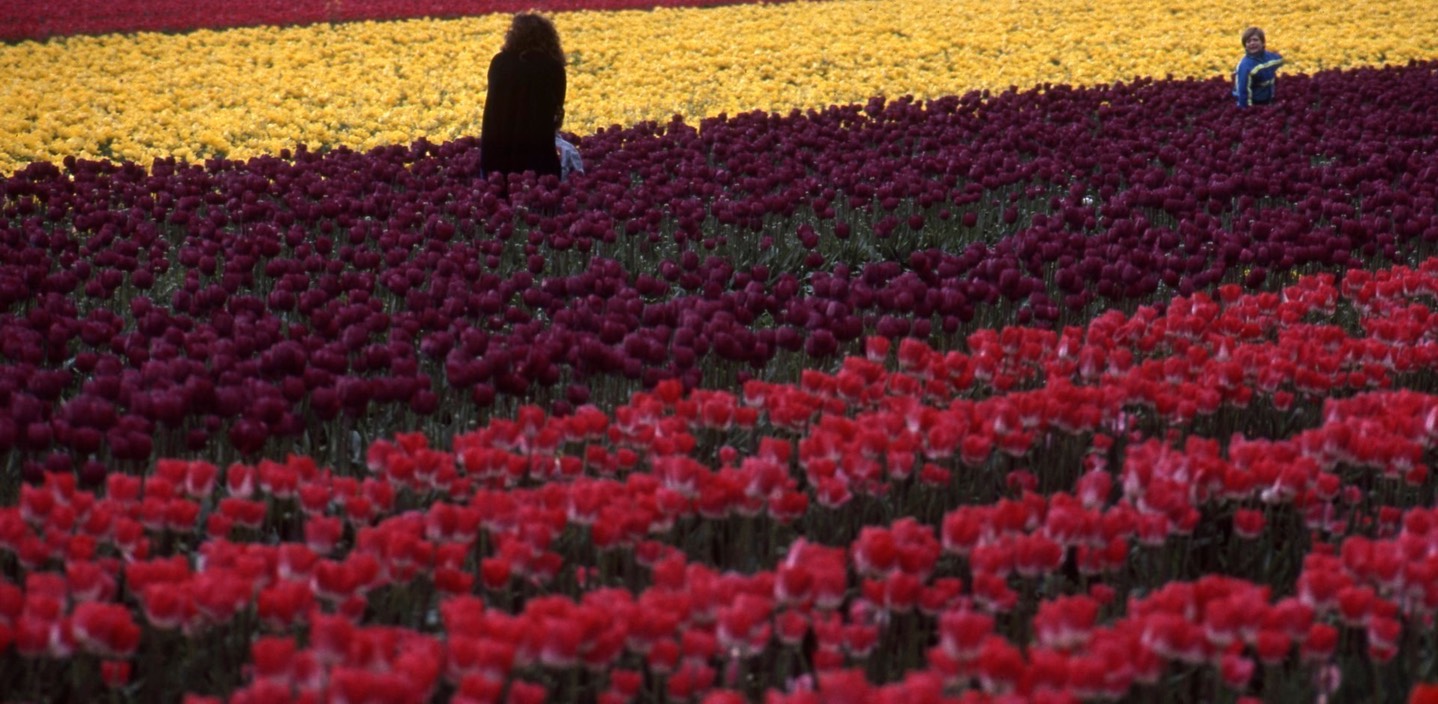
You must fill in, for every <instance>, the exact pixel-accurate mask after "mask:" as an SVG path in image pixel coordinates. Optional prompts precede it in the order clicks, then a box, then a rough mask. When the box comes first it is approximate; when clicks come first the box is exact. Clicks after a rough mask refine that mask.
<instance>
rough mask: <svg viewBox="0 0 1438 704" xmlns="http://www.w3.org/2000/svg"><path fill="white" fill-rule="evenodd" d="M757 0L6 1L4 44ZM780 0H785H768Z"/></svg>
mask: <svg viewBox="0 0 1438 704" xmlns="http://www.w3.org/2000/svg"><path fill="white" fill-rule="evenodd" d="M747 1H752V0H211V1H210V2H205V3H203V4H196V3H193V2H184V1H183V0H115V2H106V3H93V2H84V1H83V0H54V1H52V2H43V3H28V4H27V3H5V4H3V5H0V42H6V41H21V40H26V39H33V40H44V39H48V38H50V37H63V36H70V35H76V34H110V33H122V32H182V31H189V30H195V29H225V28H230V27H256V26H262V25H272V26H280V27H283V26H288V25H304V24H319V23H322V22H358V21H365V20H401V19H413V18H419V17H466V16H474V15H486V14H492V13H509V12H523V11H529V10H539V11H543V12H556V11H572V10H632V9H652V8H656V7H710V6H715V5H734V4H739V3H743V2H747ZM765 1H766V2H776V1H780V2H782V0H765Z"/></svg>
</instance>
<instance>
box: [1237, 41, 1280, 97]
mask: <svg viewBox="0 0 1438 704" xmlns="http://www.w3.org/2000/svg"><path fill="white" fill-rule="evenodd" d="M1243 48H1244V50H1245V51H1246V52H1247V53H1245V54H1244V55H1243V58H1242V59H1240V60H1239V62H1238V68H1237V69H1236V70H1234V72H1233V97H1234V99H1235V100H1237V101H1238V107H1241V108H1246V107H1248V106H1250V105H1267V104H1269V103H1271V102H1273V82H1274V79H1275V78H1276V77H1277V76H1278V67H1279V66H1282V65H1283V57H1282V56H1279V55H1278V54H1275V53H1273V52H1271V51H1268V47H1267V42H1266V40H1265V39H1264V36H1263V30H1261V29H1259V28H1257V27H1249V28H1248V29H1245V30H1243Z"/></svg>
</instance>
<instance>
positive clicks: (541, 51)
mask: <svg viewBox="0 0 1438 704" xmlns="http://www.w3.org/2000/svg"><path fill="white" fill-rule="evenodd" d="M564 90H565V82H564V50H563V49H561V48H560V46H559V32H557V31H555V29H554V24H553V23H552V22H550V21H549V20H548V19H547V18H545V17H543V16H541V15H538V14H533V13H521V14H518V15H515V16H514V20H513V21H512V22H511V23H510V25H509V32H508V33H507V34H505V37H504V48H502V49H500V51H499V53H498V54H496V55H495V56H494V59H492V60H491V61H490V62H489V90H488V94H487V95H486V97H485V101H484V123H483V126H482V127H481V130H480V135H479V145H480V157H479V158H480V166H481V167H482V168H483V169H484V172H485V173H490V172H496V171H497V172H500V173H517V172H520V171H534V172H535V173H538V174H541V175H543V174H554V175H555V176H558V175H560V165H559V154H558V152H557V151H556V150H555V144H554V136H555V131H556V130H558V129H559V126H560V124H562V123H563V121H564Z"/></svg>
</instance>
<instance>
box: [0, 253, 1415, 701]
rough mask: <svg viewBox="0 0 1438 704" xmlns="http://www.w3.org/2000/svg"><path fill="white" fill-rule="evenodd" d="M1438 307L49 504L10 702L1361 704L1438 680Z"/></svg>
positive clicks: (1281, 324)
mask: <svg viewBox="0 0 1438 704" xmlns="http://www.w3.org/2000/svg"><path fill="white" fill-rule="evenodd" d="M1435 298H1438V260H1429V261H1427V262H1425V263H1424V264H1423V265H1422V266H1421V267H1420V268H1418V269H1407V268H1403V267H1394V268H1391V269H1386V270H1382V271H1378V272H1366V271H1353V272H1350V273H1349V274H1347V275H1345V276H1344V278H1343V280H1342V282H1341V284H1340V283H1339V282H1337V281H1336V279H1335V278H1334V277H1332V276H1329V275H1317V276H1310V277H1304V278H1302V279H1300V280H1299V281H1298V282H1297V283H1296V284H1295V285H1293V286H1290V287H1288V288H1285V289H1284V290H1282V291H1281V292H1278V293H1264V294H1251V295H1244V294H1242V293H1241V292H1240V291H1239V289H1238V288H1237V287H1236V286H1229V287H1224V288H1223V289H1221V291H1220V295H1219V297H1218V298H1216V299H1214V298H1209V297H1208V296H1206V295H1203V294H1198V295H1195V296H1193V297H1181V298H1177V299H1175V300H1174V301H1172V302H1171V303H1169V304H1168V305H1166V306H1164V307H1162V308H1150V307H1143V308H1140V309H1139V310H1137V311H1136V312H1135V313H1134V314H1132V315H1123V314H1119V313H1110V314H1107V315H1104V316H1100V317H1099V318H1097V319H1096V320H1095V321H1094V322H1093V323H1092V324H1090V325H1088V326H1087V327H1086V328H1076V327H1075V328H1066V329H1064V330H1063V331H1059V332H1055V331H1051V330H1043V329H1032V328H1019V327H1013V328H1005V329H1002V330H998V331H980V332H978V333H975V334H974V335H973V336H971V338H970V340H969V348H970V351H969V352H968V353H961V352H957V351H949V352H943V351H937V350H934V349H932V348H929V347H928V346H926V345H924V344H923V343H921V342H918V341H916V340H913V339H906V340H904V341H902V342H900V343H899V344H898V345H893V344H891V343H890V341H888V340H887V339H884V338H871V339H869V340H868V341H867V343H866V350H865V351H866V354H865V356H863V357H851V358H848V359H846V360H845V361H844V363H843V365H842V366H841V368H840V369H839V370H838V371H836V372H835V373H832V374H829V373H823V372H819V371H812V370H811V371H808V372H806V373H805V374H804V376H803V378H802V379H801V380H800V381H799V382H798V383H795V384H783V383H766V382H760V381H750V382H749V383H747V384H745V385H744V389H743V392H742V394H738V395H736V394H731V393H729V392H726V391H723V390H696V391H693V392H692V393H685V392H684V391H683V389H682V387H681V385H680V384H679V383H678V382H676V381H672V380H671V381H666V382H663V383H661V384H659V385H658V386H657V387H656V388H655V389H654V390H653V391H652V392H644V393H639V394H636V395H635V396H634V397H633V398H632V399H631V401H630V402H629V403H627V404H625V405H624V406H621V407H618V408H617V409H615V411H614V412H613V413H605V412H602V411H600V410H598V409H595V408H592V407H586V408H583V409H581V410H579V411H578V412H576V413H573V414H570V415H567V416H555V415H552V414H547V413H545V412H544V411H542V410H541V409H539V408H536V407H525V408H524V409H522V411H521V412H520V413H518V414H517V415H516V416H514V417H513V418H509V419H502V420H495V421H493V422H491V423H489V424H487V425H486V426H484V427H482V428H481V429H479V430H476V431H474V432H471V433H466V434H464V435H461V436H458V437H456V438H455V439H454V443H453V449H452V450H449V451H446V450H440V449H435V448H432V447H430V446H429V443H428V442H427V441H426V440H425V438H424V437H423V436H422V435H418V434H413V435H401V436H399V437H397V438H395V439H394V440H393V441H382V442H379V443H376V444H374V445H372V446H371V447H370V448H369V451H368V453H367V465H368V467H369V469H370V472H371V475H370V476H367V477H364V478H358V477H352V476H346V475H344V474H342V473H337V472H334V471H332V470H331V469H329V468H324V467H321V466H319V465H318V464H316V463H315V462H313V461H312V460H308V459H304V458H296V457H292V458H291V459H290V460H288V461H286V462H284V463H278V462H269V461H265V462H261V463H259V464H258V465H253V466H251V465H244V464H235V465H231V466H229V467H226V468H224V469H223V470H221V469H220V468H219V467H217V466H216V465H214V464H212V463H209V462H204V461H178V460H165V461H161V462H160V463H159V464H158V465H156V466H155V468H154V471H153V472H152V473H148V474H146V475H144V476H130V475H126V474H120V473H115V474H111V475H110V476H109V477H108V478H107V479H106V481H105V482H104V491H103V492H102V493H92V492H89V491H87V490H85V489H83V488H81V487H80V486H78V485H77V483H76V481H75V477H74V476H73V475H69V474H48V475H46V476H45V477H44V481H43V482H42V483H40V484H38V485H31V484H26V485H24V486H23V487H22V488H21V490H20V496H19V500H18V504H17V505H15V506H13V507H9V508H4V509H0V570H3V575H4V580H3V581H0V663H3V664H4V667H3V668H0V669H3V671H5V672H8V673H16V674H15V675H14V680H13V683H14V687H15V689H14V691H16V692H21V693H22V695H24V694H29V695H35V696H50V695H55V694H56V690H55V689H54V688H55V687H56V686H57V684H56V683H57V682H61V683H63V684H60V685H58V686H60V687H61V688H62V689H63V692H61V694H64V695H66V696H70V697H73V698H77V699H93V698H95V697H98V696H101V695H102V690H103V689H104V688H106V687H109V688H112V689H113V691H114V692H115V693H117V694H119V695H123V696H129V697H133V698H135V699H137V700H142V701H152V700H154V699H156V698H157V697H160V696H164V695H169V696H174V695H176V694H178V692H180V691H197V690H198V692H199V693H203V694H207V695H214V696H226V697H229V698H230V700H231V701H292V700H299V701H333V700H339V701H361V700H363V701H426V700H429V699H431V698H432V697H443V696H452V697H453V698H454V699H455V700H459V701H494V700H498V699H501V698H502V699H507V700H508V701H520V702H523V701H541V700H544V699H545V698H546V697H553V698H555V699H556V700H574V699H577V698H583V697H593V698H599V699H602V700H604V701H614V702H619V701H633V700H638V699H644V700H654V699H663V698H666V697H667V698H671V699H675V700H681V699H690V698H703V699H705V700H712V701H730V700H733V699H734V698H735V697H758V696H761V695H763V696H767V697H768V698H769V699H771V700H772V701H796V702H797V701H814V700H817V699H818V698H820V697H828V696H829V695H830V694H831V693H832V692H834V691H835V690H839V689H842V690H844V691H846V692H849V693H850V694H852V695H853V696H854V697H855V699H856V700H870V699H872V700H875V701H895V700H909V699H913V698H915V697H918V698H919V700H920V701H939V700H940V699H941V698H942V696H945V695H948V696H955V697H962V698H963V700H967V701H992V700H998V701H1002V700H1004V699H1003V697H1005V696H1009V695H1016V696H1022V697H1024V698H1026V699H1038V700H1046V701H1075V700H1087V699H1103V698H1116V697H1123V696H1128V695H1131V694H1145V693H1147V694H1148V695H1152V696H1155V697H1158V698H1160V699H1170V700H1171V699H1173V698H1178V697H1182V698H1189V699H1195V700H1199V699H1202V700H1211V699H1214V698H1218V697H1228V696H1236V695H1252V696H1260V697H1264V698H1285V699H1292V698H1302V699H1306V700H1312V699H1314V698H1315V697H1326V696H1334V697H1337V698H1338V699H1341V700H1346V699H1348V698H1352V697H1354V696H1359V695H1360V694H1361V695H1365V696H1366V695H1368V694H1369V693H1371V692H1374V691H1375V690H1376V689H1381V688H1382V687H1384V686H1390V687H1391V685H1390V684H1389V683H1392V682H1400V683H1401V682H1412V681H1415V680H1420V679H1429V678H1432V677H1433V676H1434V675H1435V674H1438V673H1435V672H1433V671H1432V663H1431V662H1430V660H1431V658H1430V657H1429V655H1428V654H1429V653H1431V652H1432V648H1433V646H1434V645H1435V642H1434V630H1433V628H1432V619H1433V616H1434V613H1435V611H1438V579H1435V577H1438V540H1435V538H1438V524H1435V521H1438V512H1435V510H1434V509H1432V508H1431V507H1432V505H1433V499H1434V493H1435V486H1438V483H1435V481H1434V480H1433V478H1432V477H1431V476H1429V473H1428V471H1427V466H1428V462H1429V461H1430V455H1431V453H1432V450H1433V447H1434V446H1435V443H1438V395H1433V394H1432V393H1431V392H1432V391H1433V389H1432V386H1433V385H1432V377H1431V372H1428V371H1426V370H1428V369H1431V366H1432V364H1433V361H1434V356H1435V355H1438V330H1435V329H1434V328H1433V324H1434V323H1433V321H1435V320H1438V318H1435V317H1434V316H1433V311H1432V309H1431V307H1430V306H1431V305H1432V301H1433V300H1434V299H1435ZM1420 389H1421V390H1420ZM1220 575H1227V576H1220ZM242 662H248V665H247V666H245V667H243V668H242V667H241V663H242ZM87 668H93V672H92V673H91V675H89V676H87V675H86V674H85V673H86V672H89V670H87ZM193 672H211V673H217V674H215V675H214V678H213V679H211V680H207V681H205V682H203V683H202V684H200V685H198V686H197V685H196V680H195V679H194V678H193V677H192V676H190V675H191V673H193ZM1400 694H1401V693H1394V692H1389V695H1390V696H1399V695H1400ZM1381 696H1382V693H1381V692H1380V697H1381Z"/></svg>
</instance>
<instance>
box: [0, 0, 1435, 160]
mask: <svg viewBox="0 0 1438 704" xmlns="http://www.w3.org/2000/svg"><path fill="white" fill-rule="evenodd" d="M255 5H257V6H263V4H260V3H256V4H255ZM354 5H355V4H354V3H345V4H344V6H346V7H350V6H354ZM363 5H364V6H365V7H370V6H371V5H372V3H364V4H363ZM33 10H34V8H26V11H33ZM211 10H212V8H210V7H209V6H206V11H207V12H209V11H211ZM555 20H556V23H557V25H558V27H559V30H560V32H561V35H562V37H563V40H564V46H565V49H566V51H567V52H568V55H569V68H568V75H569V84H568V85H569V89H568V100H567V102H566V120H567V124H566V129H569V130H571V131H574V132H577V133H580V134H584V135H588V134H592V133H594V132H596V131H598V130H600V129H604V128H608V127H610V126H614V125H621V126H624V127H629V126H632V125H634V124H636V123H639V122H643V121H657V122H660V123H664V122H667V121H668V120H669V119H670V117H671V116H673V115H675V114H680V115H684V116H686V117H688V118H689V119H690V120H691V121H697V120H700V119H702V118H705V117H713V116H717V115H719V114H721V113H722V114H728V115H734V114H738V113H742V112H748V111H752V110H765V111H778V112H781V113H786V112H788V111H789V110H791V109H794V108H798V109H808V108H818V109H822V108H825V107H827V106H830V105H843V104H848V103H856V102H857V103H862V102H864V101H866V100H868V99H869V98H871V97H872V96H875V95H883V96H889V97H897V96H901V95H905V94H912V95H915V96H916V97H918V98H920V99H929V98H939V97H942V96H947V95H958V94H962V93H964V92H966V91H969V90H989V91H992V92H995V93H997V92H1000V91H1003V90H1006V89H1007V88H1009V87H1010V86H1018V87H1019V88H1022V89H1028V88H1031V87H1036V86H1043V85H1046V84H1048V85H1058V84H1066V85H1107V84H1112V83H1114V82H1116V81H1131V80H1134V79H1135V78H1136V77H1140V76H1142V77H1160V76H1174V77H1178V78H1190V77H1197V78H1210V77H1213V78H1218V79H1220V81H1227V80H1228V78H1229V76H1230V74H1231V73H1232V71H1233V67H1234V64H1235V62H1236V61H1237V59H1238V56H1239V54H1240V47H1239V45H1238V39H1237V33H1238V32H1239V31H1240V30H1241V25H1242V22H1239V21H1238V20H1236V19H1235V18H1234V17H1233V15H1232V12H1231V11H1230V8H1228V7H1227V6H1225V5H1224V4H1222V3H1214V2H1194V3H1185V4H1184V6H1183V7H1175V6H1173V3H1170V2H1167V1H1166V0H1140V1H1138V2H1126V3H1115V4H1111V5H1107V6H1105V7H1103V8H1101V9H1094V8H1091V7H1090V6H1088V5H1085V4H1083V3H1073V2H1068V1H1067V0H1046V1H1044V2H1026V3H1007V4H1006V3H991V2H980V1H979V0H963V1H959V2H955V1H952V0H917V1H916V0H880V1H878V2H874V1H873V0H838V1H835V2H822V3H782V4H741V5H735V6H732V7H722V8H711V9H704V10H665V11H660V12H573V13H569V12H566V13H560V14H557V15H556V17H555ZM506 21H507V18H506V17H505V16H503V15H487V16H482V17H474V18H463V19H456V20H445V21H440V20H415V21H406V22H387V23H349V24H338V25H335V24H318V25H307V26H297V27H286V28H272V27H267V28H252V29H236V30H229V31H222V32H196V33H189V34H182V35H161V34H153V33H142V34H138V35H105V36H101V37H80V38H73V39H69V40H55V41H50V42H45V43H34V42H24V43H21V44H18V45H13V46H0V66H3V67H4V70H5V73H6V75H7V76H13V77H14V80H12V81H9V82H7V83H6V84H5V85H3V86H0V174H9V173H11V172H13V171H14V170H16V169H19V168H22V167H23V166H24V165H25V164H27V163H29V162H31V161H51V162H56V163H58V162H60V161H61V160H63V159H64V158H65V157H66V156H76V157H80V158H86V159H98V158H105V159H112V160H117V161H118V160H133V161H136V162H139V163H141V164H142V165H146V166H148V165H149V164H150V163H151V162H153V161H154V160H155V159H159V158H166V157H177V158H181V159H187V160H190V161H202V160H204V159H206V158H210V157H230V158H241V159H247V158H250V157H252V156H257V155H266V154H268V155H273V154H277V153H279V152H280V151H281V150H282V149H291V150H292V149H294V148H295V146H296V145H297V144H300V143H304V144H307V145H309V147H310V148H311V149H312V150H323V149H332V148H335V147H338V146H342V145H343V146H348V147H350V148H353V149H360V150H368V149H372V148H376V147H381V146H388V145H394V144H408V143H410V142H412V141H414V140H416V139H420V138H425V139H428V140H430V141H433V142H444V141H449V140H452V139H457V138H460V137H465V136H473V135H475V134H477V133H478V131H479V124H480V122H479V120H480V116H481V114H482V108H483V100H484V95H485V80H486V75H487V74H486V66H487V65H488V62H489V60H490V58H491V57H492V56H493V55H494V53H495V52H496V51H497V50H498V48H499V46H500V45H501V43H502V38H503V33H504V31H505V28H506ZM1262 24H1264V25H1265V26H1267V27H1268V29H1269V41H1270V45H1271V46H1272V47H1273V48H1275V49H1278V50H1281V51H1282V53H1283V54H1284V55H1285V56H1286V57H1287V64H1286V65H1285V69H1284V75H1285V76H1288V75H1292V74H1295V73H1310V72H1315V71H1319V70H1323V69H1334V68H1355V67H1360V66H1369V65H1385V64H1393V65H1398V64H1403V63H1406V62H1408V61H1410V60H1415V59H1418V60H1432V59H1434V58H1438V6H1435V5H1434V4H1433V3H1411V2H1401V1H1399V0H1385V1H1383V2H1377V1H1374V2H1367V3H1364V4H1363V5H1362V6H1361V7H1359V6H1357V5H1354V4H1352V3H1343V2H1337V1H1336V0H1324V1H1323V2H1310V3H1292V4H1288V5H1283V6H1278V7H1273V8H1268V9H1267V10H1266V11H1265V13H1264V17H1263V21H1262ZM954 27H963V28H964V30H963V31H962V32H954V31H953V30H952V28H954ZM1114 27H1123V28H1124V31H1122V32H1117V33H1116V32H1114V31H1113V28H1114ZM196 56H203V57H206V60H204V61H196V60H194V57H196ZM1286 85H1287V84H1286V83H1284V86H1285V87H1280V89H1279V91H1280V95H1281V96H1284V95H1287V92H1288V89H1287V88H1286ZM1228 90H1229V87H1228V86H1227V85H1226V84H1225V85H1218V84H1215V85H1214V86H1212V88H1211V89H1210V91H1211V92H1210V96H1209V99H1210V100H1212V101H1213V102H1215V103H1224V102H1225V101H1226V100H1227V101H1228V102H1231V100H1228V99H1227V97H1226V96H1227V93H1228Z"/></svg>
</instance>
